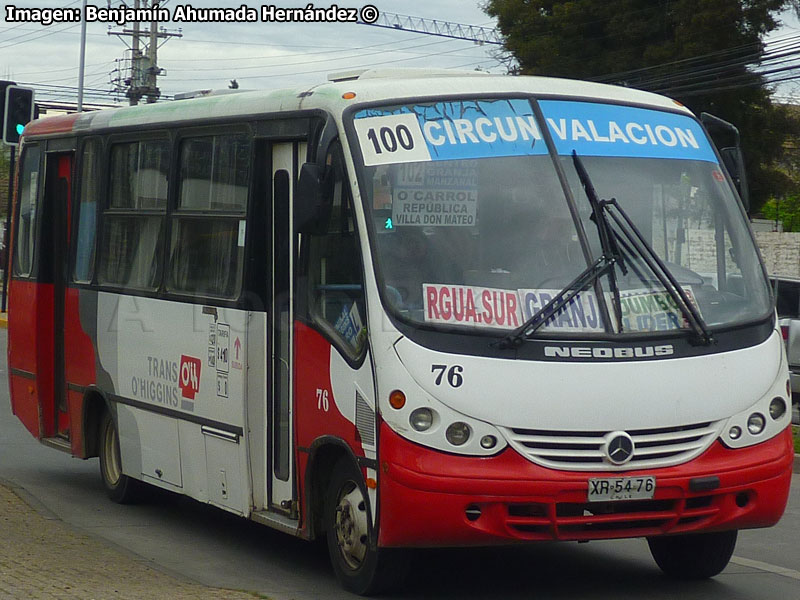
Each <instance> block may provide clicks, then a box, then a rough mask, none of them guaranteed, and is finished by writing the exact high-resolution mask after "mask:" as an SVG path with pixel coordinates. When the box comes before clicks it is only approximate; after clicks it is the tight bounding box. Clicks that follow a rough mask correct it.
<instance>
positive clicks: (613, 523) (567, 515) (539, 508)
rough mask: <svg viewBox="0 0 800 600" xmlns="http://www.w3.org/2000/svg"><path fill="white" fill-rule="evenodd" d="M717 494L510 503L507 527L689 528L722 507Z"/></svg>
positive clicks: (543, 533)
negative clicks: (690, 496)
mask: <svg viewBox="0 0 800 600" xmlns="http://www.w3.org/2000/svg"><path fill="white" fill-rule="evenodd" d="M714 498H715V497H714V496H703V497H697V498H688V499H683V498H672V499H665V500H637V501H630V502H599V503H597V502H592V503H588V502H583V503H581V502H556V503H537V502H532V503H520V504H508V505H507V506H506V511H505V515H504V520H505V526H506V527H507V528H508V530H509V531H510V532H511V534H512V535H514V536H515V537H517V538H520V539H528V540H547V539H557V540H590V539H604V538H608V537H619V538H622V537H640V536H647V535H657V534H660V533H668V532H670V533H677V532H680V531H689V530H691V529H692V528H696V527H697V526H699V525H702V524H703V523H705V522H709V521H711V520H712V519H713V518H714V517H715V516H716V515H717V514H718V512H719V507H718V506H717V503H716V502H715V500H714Z"/></svg>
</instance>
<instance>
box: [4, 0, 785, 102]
mask: <svg viewBox="0 0 800 600" xmlns="http://www.w3.org/2000/svg"><path fill="white" fill-rule="evenodd" d="M81 2H82V0H16V1H14V2H13V5H14V6H16V7H17V8H78V7H80V6H81ZM109 2H110V3H111V5H112V6H115V7H118V6H119V4H120V2H121V0H88V3H89V4H90V5H95V6H100V7H106V6H107V5H108V3H109ZM268 2H269V0H266V1H264V0H258V1H256V0H233V1H226V0H194V1H193V2H192V4H191V6H193V7H196V8H232V7H233V8H235V7H239V6H241V5H243V4H244V5H246V6H248V7H253V8H258V7H260V6H261V5H262V4H267V3H268ZM128 3H129V4H130V5H133V0H128ZM272 3H273V4H274V5H275V6H278V7H305V6H306V5H307V4H308V2H298V1H295V2H277V1H273V2H272ZM334 3H336V4H337V5H338V6H339V7H347V8H356V9H360V8H362V7H363V6H365V5H366V4H367V3H370V4H372V5H374V6H375V7H376V8H377V9H378V10H379V11H381V12H390V13H400V14H410V15H413V16H418V17H425V18H428V19H437V20H442V21H450V22H455V23H465V24H472V25H481V26H487V27H494V26H495V23H494V21H493V20H492V19H491V18H490V17H489V16H488V15H486V13H485V12H483V10H482V9H481V8H480V4H481V2H479V1H478V0H436V1H435V2H419V1H417V2H399V1H396V0H394V1H393V0H358V1H356V0H320V1H319V2H317V3H316V6H317V7H320V8H321V7H325V8H327V7H329V6H331V5H332V4H334ZM7 4H10V3H8V2H5V3H4V4H3V13H2V15H0V79H6V80H13V81H16V82H18V83H20V84H24V85H29V86H31V87H34V88H35V89H36V94H37V99H39V100H69V101H73V102H74V101H75V100H76V97H77V85H78V64H79V55H80V24H78V23H62V24H53V25H50V26H42V25H40V24H33V23H20V22H8V21H7V19H6V16H7V15H6V5H7ZM183 4H188V2H186V0H166V1H162V3H161V6H163V7H165V8H167V9H170V11H174V10H175V9H176V7H177V6H179V5H183ZM782 21H783V26H782V27H781V28H780V29H779V30H778V31H776V32H774V34H773V35H772V37H773V38H780V37H781V36H784V37H785V36H788V35H792V34H795V35H796V34H800V23H798V21H797V19H796V18H795V17H794V16H792V15H784V16H783V17H782ZM127 27H130V24H129V25H128V26H127ZM161 27H164V28H165V29H166V30H167V31H169V32H171V33H180V34H181V35H182V37H179V38H178V37H175V38H170V39H168V40H165V41H162V44H161V45H160V47H159V60H158V64H159V66H160V67H161V68H162V69H164V70H165V76H163V77H159V80H158V84H159V87H160V88H161V92H162V94H163V95H165V96H166V97H169V96H172V95H174V94H176V93H179V92H187V91H193V90H199V89H222V88H227V87H228V85H229V82H230V80H232V79H236V81H237V82H238V84H239V87H240V88H241V89H275V88H280V87H294V86H296V85H301V86H302V85H313V84H315V83H319V82H321V81H324V80H325V79H326V78H327V75H328V74H329V73H333V72H338V71H347V70H350V69H356V68H363V67H446V68H461V69H475V68H480V69H483V70H486V71H490V72H495V73H502V72H505V67H504V66H503V65H502V64H501V63H500V62H499V61H498V60H497V59H496V58H495V55H496V53H497V50H498V47H497V46H493V45H488V44H486V45H479V44H476V43H474V42H470V41H466V40H453V39H446V38H441V37H435V36H431V35H424V34H416V33H410V32H407V31H397V30H391V29H384V28H379V27H370V26H366V25H358V24H353V23H263V22H257V23H174V22H172V23H163V24H162V25H161ZM122 29H123V27H121V26H118V25H114V24H107V23H89V24H87V41H86V68H85V72H86V75H85V84H84V85H85V87H86V102H87V103H91V102H102V103H112V102H114V101H115V99H116V100H118V101H120V102H125V99H124V96H123V95H122V94H117V95H114V94H111V93H109V91H110V90H112V89H114V85H113V84H112V83H111V82H112V80H113V79H115V78H119V77H120V75H123V76H124V75H125V66H127V65H128V64H129V63H127V62H123V61H121V60H120V59H122V58H123V57H124V56H125V54H126V50H127V48H128V46H127V44H129V43H130V38H129V37H124V38H120V37H118V36H116V35H109V32H113V31H121V30H122ZM798 70H800V66H799V67H798ZM777 96H778V98H779V99H781V100H794V101H795V102H800V84H798V83H797V82H791V83H789V84H784V85H781V86H780V88H779V89H778V90H777Z"/></svg>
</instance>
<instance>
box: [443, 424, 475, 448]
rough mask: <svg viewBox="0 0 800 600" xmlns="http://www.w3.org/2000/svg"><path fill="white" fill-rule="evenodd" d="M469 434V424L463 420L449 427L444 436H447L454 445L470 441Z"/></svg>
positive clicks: (461, 444)
mask: <svg viewBox="0 0 800 600" xmlns="http://www.w3.org/2000/svg"><path fill="white" fill-rule="evenodd" d="M469 434H470V428H469V425H467V424H466V423H462V422H461V421H456V422H455V423H453V424H452V425H450V427H448V428H447V431H446V432H445V434H444V437H446V438H447V441H448V442H450V443H451V444H453V446H463V445H464V444H466V443H467V442H468V441H469Z"/></svg>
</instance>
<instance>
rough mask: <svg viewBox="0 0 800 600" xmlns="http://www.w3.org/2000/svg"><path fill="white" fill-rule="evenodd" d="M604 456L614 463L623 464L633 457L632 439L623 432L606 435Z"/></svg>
mask: <svg viewBox="0 0 800 600" xmlns="http://www.w3.org/2000/svg"><path fill="white" fill-rule="evenodd" d="M606 456H608V460H610V461H611V462H612V463H614V464H615V465H623V464H625V463H626V462H628V461H629V460H630V459H631V458H633V440H632V439H631V436H629V435H628V434H627V433H625V432H619V431H618V432H616V433H612V434H611V435H610V436H608V443H607V444H606Z"/></svg>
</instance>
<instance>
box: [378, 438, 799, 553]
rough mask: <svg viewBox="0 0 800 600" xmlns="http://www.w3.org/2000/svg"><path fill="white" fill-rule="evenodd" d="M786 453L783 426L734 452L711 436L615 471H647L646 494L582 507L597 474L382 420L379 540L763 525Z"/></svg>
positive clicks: (614, 534) (782, 493)
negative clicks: (430, 440) (674, 461)
mask: <svg viewBox="0 0 800 600" xmlns="http://www.w3.org/2000/svg"><path fill="white" fill-rule="evenodd" d="M793 458H794V452H793V446H792V438H791V430H790V429H789V428H787V429H786V430H785V431H784V432H783V433H781V434H780V435H778V436H776V437H774V438H773V439H771V440H768V441H766V442H764V443H762V444H759V445H757V446H752V447H750V448H745V449H741V450H730V449H728V448H726V447H725V446H723V445H722V444H721V443H720V442H715V443H714V444H713V445H712V446H711V448H709V449H708V450H707V451H706V452H705V453H704V454H702V455H701V456H700V457H698V458H696V459H695V460H693V461H691V462H689V463H686V464H683V465H677V466H674V467H668V468H662V469H653V470H649V471H630V472H625V473H618V474H616V473H615V474H614V476H617V475H625V476H635V475H653V476H655V477H656V492H655V497H654V498H653V499H652V500H637V501H627V502H608V503H593V504H589V503H587V502H586V496H587V491H588V479H589V477H598V476H602V475H601V474H600V473H581V472H567V471H555V470H551V469H545V468H543V467H540V466H538V465H535V464H533V463H531V462H530V461H528V460H527V459H525V458H523V457H522V456H521V455H519V454H518V453H517V452H516V451H514V450H513V449H511V448H506V449H505V450H504V451H502V452H501V453H500V454H498V455H496V456H493V457H489V458H472V457H463V456H455V455H451V454H446V453H442V452H438V451H435V450H431V449H428V448H424V447H422V446H419V445H416V444H413V443H411V442H408V441H406V440H404V439H403V438H402V437H400V436H399V435H397V434H396V433H394V432H393V431H392V430H391V429H390V428H389V427H388V426H387V425H386V424H385V423H382V424H381V430H380V453H379V462H380V486H379V493H380V505H379V519H380V522H379V536H378V542H379V545H380V546H384V547H430V546H462V545H492V544H507V543H513V542H520V541H533V540H592V539H612V538H624V537H643V536H652V535H661V534H673V533H691V532H701V531H720V530H726V529H746V528H755V527H769V526H771V525H774V524H775V523H777V522H778V520H779V519H780V517H781V515H782V514H783V511H784V509H785V507H786V500H787V498H788V494H789V486H790V483H791V474H792V462H793ZM709 476H716V477H718V478H719V487H717V488H716V489H713V490H709V491H690V481H691V480H693V479H695V480H696V479H697V478H707V477H709ZM477 515H479V516H477Z"/></svg>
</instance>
